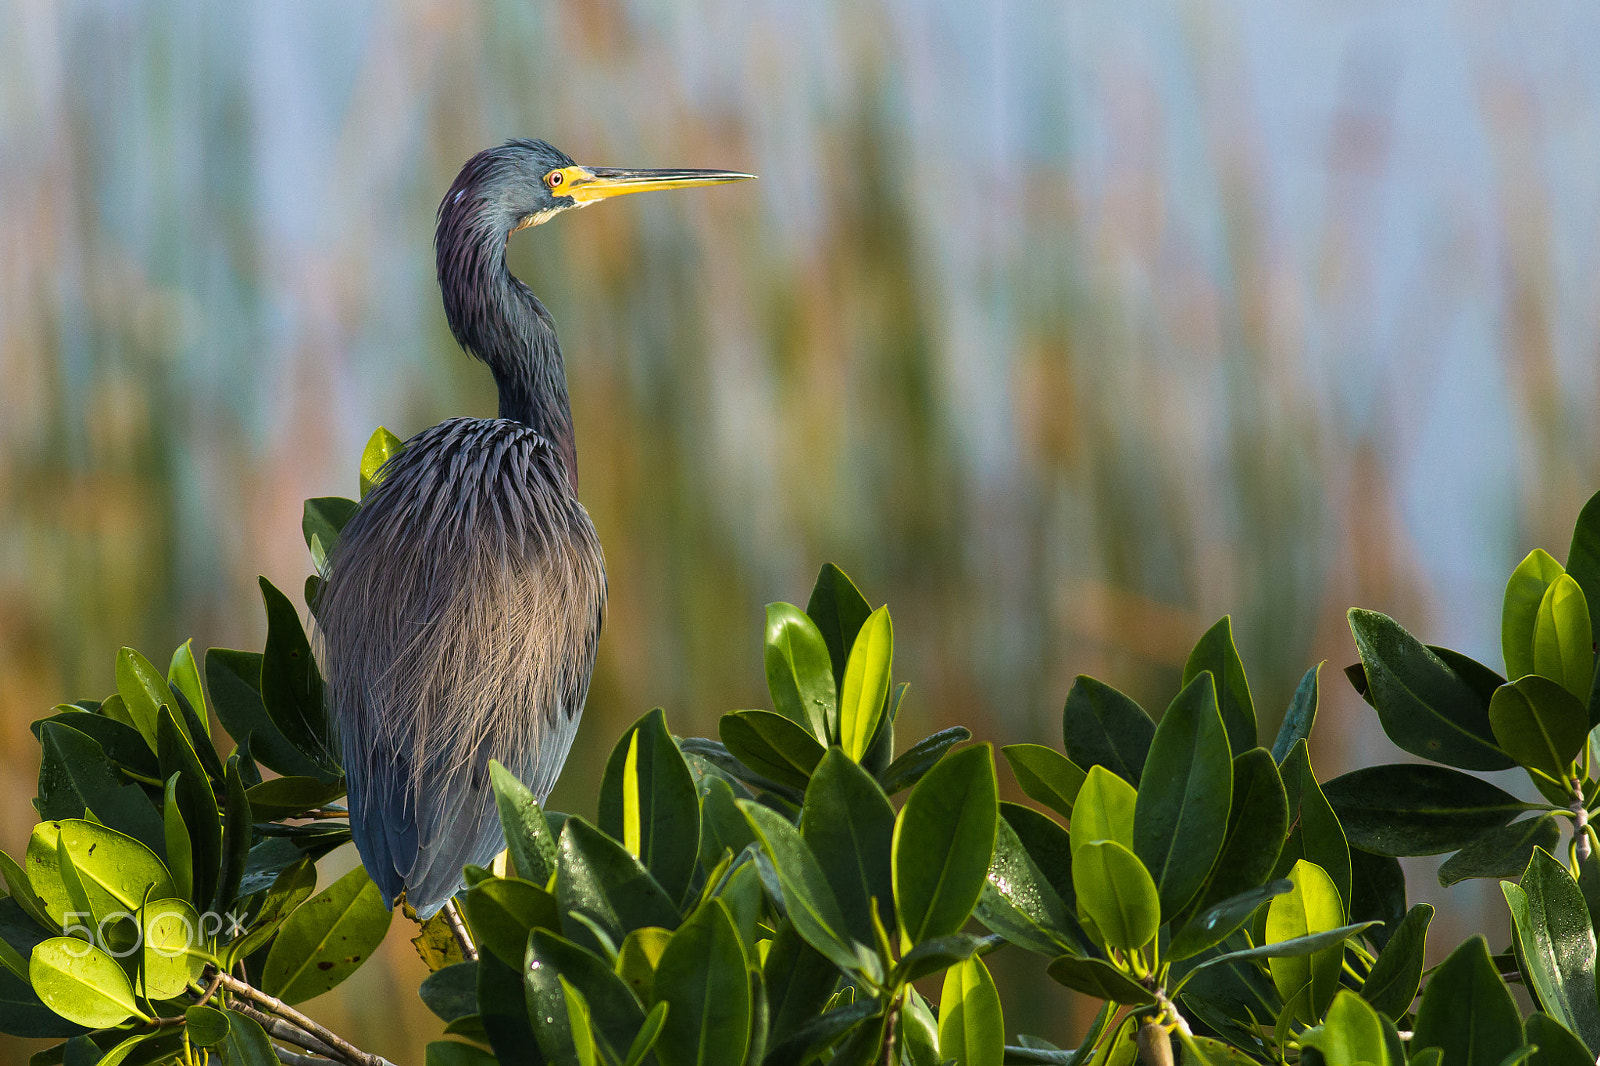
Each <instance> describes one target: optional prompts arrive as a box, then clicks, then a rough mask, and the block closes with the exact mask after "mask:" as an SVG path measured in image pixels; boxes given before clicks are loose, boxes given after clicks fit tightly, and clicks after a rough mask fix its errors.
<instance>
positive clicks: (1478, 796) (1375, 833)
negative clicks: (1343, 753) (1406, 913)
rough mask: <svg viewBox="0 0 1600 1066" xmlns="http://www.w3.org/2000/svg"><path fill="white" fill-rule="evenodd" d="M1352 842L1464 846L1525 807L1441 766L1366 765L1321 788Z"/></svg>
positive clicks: (1405, 851) (1380, 849) (1396, 850)
mask: <svg viewBox="0 0 1600 1066" xmlns="http://www.w3.org/2000/svg"><path fill="white" fill-rule="evenodd" d="M1323 791H1324V793H1325V794H1326V795H1327V797H1328V802H1329V803H1331V804H1332V805H1333V809H1334V810H1335V811H1336V812H1337V813H1338V815H1339V822H1340V824H1341V825H1343V826H1344V831H1345V834H1346V835H1347V836H1348V837H1349V839H1350V843H1352V844H1353V845H1355V846H1356V847H1359V848H1364V849H1365V850H1367V851H1371V852H1375V853H1377V854H1379V855H1437V854H1439V853H1440V852H1444V851H1454V850H1456V849H1458V848H1463V847H1466V846H1467V844H1469V843H1471V842H1472V841H1473V840H1474V839H1476V838H1477V837H1478V836H1479V835H1480V834H1482V833H1484V832H1486V831H1488V830H1490V829H1496V828H1498V827H1500V826H1503V825H1505V824H1506V823H1507V822H1509V821H1511V819H1512V818H1515V817H1516V816H1517V815H1518V814H1521V813H1522V812H1523V811H1525V810H1527V809H1529V808H1528V805H1527V804H1525V803H1523V802H1522V801H1521V800H1519V799H1517V798H1516V797H1515V796H1513V795H1511V794H1510V793H1509V792H1506V791H1504V790H1503V789H1499V788H1496V787H1495V786H1493V785H1491V784H1489V783H1488V782H1487V781H1484V780H1482V779H1481V778H1477V777H1473V776H1472V775H1471V774H1464V773H1461V772H1460V771H1459V770H1452V769H1449V768H1448V767H1444V766H1430V765H1413V764H1409V763H1391V764H1388V765H1384V766H1367V767H1363V768H1362V769H1359V770H1354V771H1352V772H1350V773H1348V774H1345V775H1344V776H1342V777H1336V778H1334V779H1333V780H1332V781H1329V782H1328V783H1327V784H1326V785H1324V786H1323Z"/></svg>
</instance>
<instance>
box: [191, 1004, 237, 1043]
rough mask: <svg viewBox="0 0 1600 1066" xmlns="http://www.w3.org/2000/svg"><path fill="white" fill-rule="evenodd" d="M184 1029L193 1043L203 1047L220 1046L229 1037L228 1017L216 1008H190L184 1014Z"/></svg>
mask: <svg viewBox="0 0 1600 1066" xmlns="http://www.w3.org/2000/svg"><path fill="white" fill-rule="evenodd" d="M183 1025H184V1029H185V1030H186V1031H187V1032H188V1034H189V1040H190V1042H191V1043H195V1044H199V1045H200V1046H201V1047H210V1046H212V1045H213V1044H220V1043H221V1042H222V1041H223V1040H225V1039H227V1036H228V1027H229V1023H228V1016H227V1015H226V1014H224V1013H223V1012H222V1011H220V1010H218V1009H217V1008H215V1007H201V1006H194V1007H189V1008H187V1009H186V1010H185V1011H184V1012H183Z"/></svg>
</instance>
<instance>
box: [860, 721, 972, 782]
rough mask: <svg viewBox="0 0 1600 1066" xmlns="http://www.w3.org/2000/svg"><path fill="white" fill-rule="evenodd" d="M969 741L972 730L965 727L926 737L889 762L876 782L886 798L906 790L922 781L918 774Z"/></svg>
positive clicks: (941, 731) (926, 770)
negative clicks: (957, 746)
mask: <svg viewBox="0 0 1600 1066" xmlns="http://www.w3.org/2000/svg"><path fill="white" fill-rule="evenodd" d="M971 739H972V731H971V730H970V729H967V728H966V727H965V726H959V725H953V726H951V727H950V728H949V729H941V730H939V731H938V732H937V733H933V734H930V735H929V736H925V737H923V738H922V739H921V740H919V741H917V742H916V743H915V744H913V745H911V747H909V748H907V749H906V751H905V754H903V755H901V756H900V757H899V758H897V759H895V760H894V762H892V763H890V764H889V765H888V767H887V768H886V769H885V770H884V771H883V773H881V774H879V775H878V783H879V784H880V785H882V786H883V791H884V792H886V793H888V794H889V795H891V796H892V795H894V794H895V793H897V792H900V791H903V790H904V789H908V788H910V787H911V786H912V785H915V784H916V783H917V782H918V781H921V780H922V775H923V774H926V773H927V772H928V771H929V770H931V769H933V767H934V764H936V763H937V762H938V761H939V760H940V759H942V758H944V756H945V753H946V752H948V751H949V750H950V749H951V748H953V747H955V746H956V745H957V744H964V743H966V742H967V741H969V740H971Z"/></svg>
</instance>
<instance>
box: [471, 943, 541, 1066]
mask: <svg viewBox="0 0 1600 1066" xmlns="http://www.w3.org/2000/svg"><path fill="white" fill-rule="evenodd" d="M478 1016H479V1018H480V1019H481V1021H482V1024H483V1032H484V1035H485V1036H487V1037H488V1039H489V1046H490V1047H491V1048H493V1049H494V1053H495V1057H496V1058H497V1059H498V1060H499V1061H500V1062H501V1063H502V1064H503V1066H543V1061H544V1060H543V1056H541V1055H540V1054H539V1045H538V1042H537V1039H536V1037H535V1035H534V1027H533V1024H532V1022H531V1021H530V1019H529V1018H528V1000H527V996H526V993H525V992H524V988H523V975H522V972H521V968H520V967H519V968H517V969H513V968H512V967H510V966H507V965H506V964H505V963H503V962H501V961H500V959H499V958H498V957H497V956H496V955H494V954H493V953H492V952H485V953H484V954H483V955H481V956H480V957H479V958H478ZM558 1017H559V1018H560V1020H561V1021H562V1022H565V1021H566V1015H565V1012H564V1011H563V1013H562V1014H561V1015H559V1016H558ZM462 1020H463V1021H465V1019H462ZM540 1024H541V1025H551V1024H556V1020H555V1018H553V1017H549V1016H546V1017H542V1018H541V1019H540Z"/></svg>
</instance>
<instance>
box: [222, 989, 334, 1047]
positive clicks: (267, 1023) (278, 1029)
mask: <svg viewBox="0 0 1600 1066" xmlns="http://www.w3.org/2000/svg"><path fill="white" fill-rule="evenodd" d="M238 1010H239V1013H240V1014H242V1015H244V1016H245V1017H246V1018H249V1019H251V1020H252V1021H254V1022H257V1023H259V1024H260V1026H261V1028H263V1029H265V1030H266V1031H267V1035H268V1036H271V1037H275V1038H276V1039H278V1040H282V1041H284V1042H285V1043H289V1044H294V1045H295V1046H296V1047H300V1048H304V1049H305V1050H307V1051H312V1052H315V1053H316V1054H318V1055H321V1056H322V1057H323V1058H325V1059H337V1058H339V1057H340V1055H339V1053H338V1052H337V1051H335V1050H334V1049H333V1048H331V1047H329V1046H328V1045H327V1044H325V1043H323V1042H322V1041H321V1040H318V1039H317V1038H316V1037H314V1036H312V1035H311V1034H310V1033H308V1032H305V1031H304V1030H302V1029H300V1028H299V1027H298V1026H295V1025H293V1024H291V1023H289V1022H286V1021H284V1020H283V1019H282V1018H274V1017H273V1016H272V1015H270V1014H262V1013H261V1012H260V1011H258V1010H256V1009H255V1008H254V1007H247V1006H245V1005H244V1004H243V1003H241V1004H239V1007H238Z"/></svg>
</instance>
